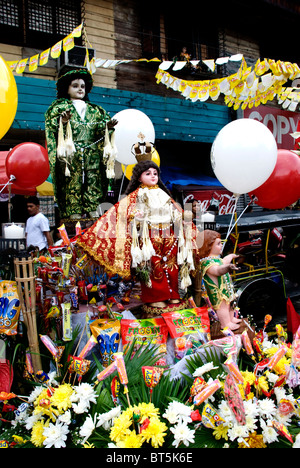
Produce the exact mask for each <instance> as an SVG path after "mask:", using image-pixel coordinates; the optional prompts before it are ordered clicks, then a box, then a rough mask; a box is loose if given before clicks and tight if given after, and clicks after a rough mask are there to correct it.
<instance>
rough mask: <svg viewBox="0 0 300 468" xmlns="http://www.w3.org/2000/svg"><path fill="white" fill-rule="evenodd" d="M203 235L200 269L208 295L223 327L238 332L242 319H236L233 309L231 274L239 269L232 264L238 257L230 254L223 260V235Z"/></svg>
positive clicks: (212, 232) (205, 232) (208, 231)
mask: <svg viewBox="0 0 300 468" xmlns="http://www.w3.org/2000/svg"><path fill="white" fill-rule="evenodd" d="M202 235H203V246H202V247H201V249H200V252H199V255H200V257H201V260H200V269H201V273H202V278H203V281H204V285H205V289H206V292H207V295H208V297H209V300H210V302H211V305H212V307H213V308H214V310H215V311H216V313H217V316H218V319H219V321H220V324H221V327H222V328H225V327H228V328H229V329H230V330H237V329H238V328H239V327H240V325H239V324H240V322H241V319H239V318H237V317H235V309H234V308H233V307H232V302H233V301H234V300H235V297H236V294H235V291H234V287H233V284H232V281H231V277H230V274H229V273H230V272H231V271H233V270H238V269H239V268H238V267H237V266H236V265H234V264H232V263H231V262H232V260H233V259H235V258H237V257H238V255H235V254H229V255H227V256H226V257H224V258H223V259H222V258H221V253H222V242H221V235H220V234H219V233H218V232H216V231H211V230H205V231H203V234H202Z"/></svg>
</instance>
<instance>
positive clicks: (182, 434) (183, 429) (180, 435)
mask: <svg viewBox="0 0 300 468" xmlns="http://www.w3.org/2000/svg"><path fill="white" fill-rule="evenodd" d="M170 431H171V432H173V434H174V441H173V443H172V445H174V446H175V447H176V448H177V447H178V446H179V444H181V442H183V443H184V445H186V446H187V447H188V446H189V445H190V443H194V437H195V431H194V430H193V429H190V428H189V427H188V425H187V424H186V423H181V424H177V425H176V426H174V427H171V428H170Z"/></svg>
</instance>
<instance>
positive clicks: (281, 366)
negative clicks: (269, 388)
mask: <svg viewBox="0 0 300 468" xmlns="http://www.w3.org/2000/svg"><path fill="white" fill-rule="evenodd" d="M290 365H291V362H290V360H289V359H287V358H286V357H285V356H284V357H283V358H281V359H280V361H278V362H277V364H276V366H275V367H274V368H273V370H274V371H275V372H276V374H278V375H283V374H286V369H287V368H288V367H289V366H290Z"/></svg>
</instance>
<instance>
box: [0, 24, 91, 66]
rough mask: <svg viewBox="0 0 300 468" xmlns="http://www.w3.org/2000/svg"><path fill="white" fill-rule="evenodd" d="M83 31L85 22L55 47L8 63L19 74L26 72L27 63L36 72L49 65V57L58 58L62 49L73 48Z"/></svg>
mask: <svg viewBox="0 0 300 468" xmlns="http://www.w3.org/2000/svg"><path fill="white" fill-rule="evenodd" d="M82 31H83V23H82V24H80V25H79V26H77V27H76V28H75V29H74V30H73V31H72V32H71V34H69V35H68V36H66V37H65V38H64V39H62V40H61V41H59V42H57V43H56V44H55V45H54V46H53V47H50V48H49V49H46V50H44V51H43V52H41V53H40V54H36V55H34V56H32V57H30V58H25V59H22V60H15V61H7V62H6V63H7V65H8V66H9V68H10V69H11V70H12V71H13V72H15V73H18V74H21V73H24V71H25V69H26V66H27V65H28V70H29V71H30V72H34V71H36V70H37V68H38V67H39V66H44V65H47V63H48V61H49V57H51V58H53V59H57V58H58V57H59V56H60V55H61V52H62V50H63V51H65V52H66V51H68V50H71V49H73V47H74V46H75V42H74V38H75V37H80V36H81V35H82Z"/></svg>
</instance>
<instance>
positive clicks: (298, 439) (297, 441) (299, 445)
mask: <svg viewBox="0 0 300 468" xmlns="http://www.w3.org/2000/svg"><path fill="white" fill-rule="evenodd" d="M293 448H300V434H298V435H297V436H296V439H295V442H294V445H293Z"/></svg>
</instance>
